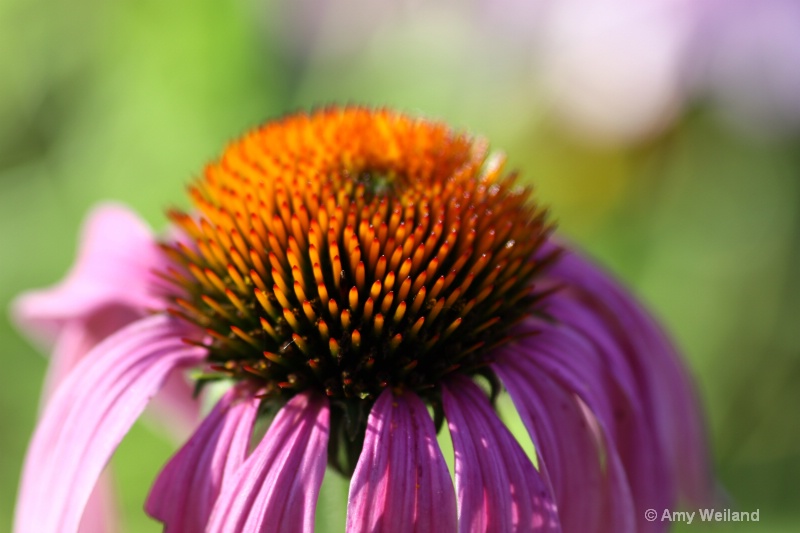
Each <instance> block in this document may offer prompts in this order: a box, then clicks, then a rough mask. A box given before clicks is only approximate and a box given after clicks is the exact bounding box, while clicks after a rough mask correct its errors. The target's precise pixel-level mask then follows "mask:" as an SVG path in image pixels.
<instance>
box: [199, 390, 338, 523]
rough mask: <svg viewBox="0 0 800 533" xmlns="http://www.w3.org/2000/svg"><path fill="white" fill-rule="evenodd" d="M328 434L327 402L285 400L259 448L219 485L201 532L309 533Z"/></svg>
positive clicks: (308, 397) (308, 396)
mask: <svg viewBox="0 0 800 533" xmlns="http://www.w3.org/2000/svg"><path fill="white" fill-rule="evenodd" d="M329 430H330V415H329V408H328V399H327V398H325V397H324V396H320V395H316V394H314V393H310V392H305V393H302V394H298V395H297V396H295V397H294V398H292V399H291V400H289V402H288V403H287V404H286V405H285V406H284V407H283V408H282V409H281V410H280V411H279V412H278V414H277V415H276V416H275V420H273V422H272V424H271V425H270V427H269V429H268V430H267V433H266V435H264V438H263V439H262V440H261V443H260V444H259V445H258V446H257V447H256V449H255V450H253V452H252V454H251V455H250V457H248V458H247V460H246V461H245V462H244V463H243V464H242V466H241V467H240V468H239V469H238V471H237V473H236V474H235V475H234V476H233V477H232V478H230V481H228V480H226V481H225V483H224V484H223V487H222V492H221V493H220V495H219V498H218V499H217V503H216V505H215V506H214V510H213V512H212V514H211V519H210V522H209V525H208V527H207V528H206V531H207V532H208V533H241V532H247V533H257V532H264V533H296V532H307V533H311V532H313V531H314V512H315V509H316V506H317V498H318V496H319V488H320V485H322V476H323V475H324V474H325V464H326V462H327V458H328V453H327V450H328V433H329Z"/></svg>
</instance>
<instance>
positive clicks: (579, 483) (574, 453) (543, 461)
mask: <svg viewBox="0 0 800 533" xmlns="http://www.w3.org/2000/svg"><path fill="white" fill-rule="evenodd" d="M533 339H534V341H533V342H535V339H536V337H533ZM511 352H512V349H509V350H507V352H506V353H508V354H510V353H511ZM571 355H573V356H574V355H576V354H575V353H573V354H571ZM492 368H493V369H494V371H495V372H496V373H497V376H498V377H499V378H500V379H501V380H502V381H503V384H504V385H505V387H506V389H507V390H508V392H509V394H510V395H511V398H512V400H513V401H514V405H515V406H516V407H517V410H518V411H519V414H520V418H521V419H522V421H523V423H524V424H525V426H526V428H527V429H528V432H529V433H530V436H531V440H533V443H534V446H535V448H536V450H537V453H538V455H539V458H540V462H539V465H540V468H541V469H542V470H543V471H545V470H546V471H547V472H548V473H549V475H550V479H551V480H552V484H553V487H554V491H555V495H556V503H557V504H558V513H559V517H560V519H561V526H562V528H563V530H564V531H565V532H569V533H582V532H586V533H591V532H606V531H607V532H619V533H623V532H626V531H634V530H635V529H634V528H635V525H634V520H633V518H634V508H633V502H632V499H631V494H630V489H629V488H628V484H627V480H626V479H625V473H624V471H623V469H622V465H621V463H620V460H619V457H618V455H617V451H616V449H615V448H614V447H613V446H608V445H607V440H606V438H605V431H604V430H603V428H602V427H600V424H599V422H598V421H597V419H596V418H594V417H593V416H592V415H591V413H590V410H589V408H588V407H586V406H585V405H584V404H582V402H580V400H579V399H578V398H577V397H576V396H575V395H574V394H573V393H571V392H570V391H568V390H567V389H565V388H564V387H563V386H561V385H560V384H559V383H558V382H556V381H555V380H553V379H551V378H550V377H549V375H548V374H547V373H546V372H544V371H542V370H540V369H539V368H537V367H536V365H535V364H534V363H533V362H532V361H531V360H529V359H527V358H526V357H513V356H512V355H509V356H506V357H502V358H500V359H499V360H498V361H497V362H495V363H494V364H493V365H492ZM593 427H596V429H597V431H596V432H595V431H593ZM601 456H602V457H605V461H606V463H607V465H608V466H607V467H606V468H603V465H602V464H601Z"/></svg>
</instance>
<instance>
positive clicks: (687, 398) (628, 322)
mask: <svg viewBox="0 0 800 533" xmlns="http://www.w3.org/2000/svg"><path fill="white" fill-rule="evenodd" d="M547 275H548V277H549V278H550V279H552V280H555V281H556V282H561V283H566V284H567V285H568V286H569V290H568V293H569V297H570V298H571V299H572V300H573V301H574V302H578V303H579V304H580V305H582V306H583V307H584V308H585V309H587V310H589V311H590V318H586V315H583V316H582V317H578V316H575V314H574V313H570V312H562V313H559V314H557V316H556V318H558V319H559V320H561V321H563V322H566V323H569V324H571V325H572V326H573V327H575V329H577V330H579V331H584V332H586V333H587V334H589V335H590V336H592V337H594V338H596V337H597V335H596V334H595V333H594V332H596V331H597V330H598V329H603V330H604V331H606V332H608V334H609V335H610V336H611V337H612V338H613V341H614V342H615V343H616V345H617V347H618V350H619V351H620V352H621V353H622V356H623V357H624V358H625V359H626V360H627V362H628V366H629V368H630V372H631V373H632V375H633V376H634V377H635V380H636V383H637V385H638V389H637V391H638V393H639V395H640V398H641V403H642V405H643V408H644V409H645V411H646V413H647V416H648V418H649V419H651V421H652V423H653V424H654V426H655V430H656V435H657V437H658V441H659V446H660V448H661V453H663V454H665V456H666V458H667V461H668V469H669V471H670V472H672V473H673V475H674V476H675V478H676V480H675V481H676V484H677V490H678V494H679V495H680V496H682V497H683V498H684V499H685V500H687V501H688V502H691V503H693V504H695V505H709V504H711V503H712V502H713V500H714V498H715V490H714V482H713V476H712V474H711V466H710V465H711V463H710V461H709V458H708V446H707V442H706V435H705V431H704V429H703V428H704V424H703V420H702V416H701V410H700V408H699V401H698V397H697V393H696V391H695V389H694V385H693V383H692V381H691V379H690V378H689V375H688V372H687V371H686V369H685V367H684V365H683V363H682V361H681V359H680V357H679V356H678V354H677V352H676V350H675V348H674V347H673V345H672V343H671V342H669V340H668V339H667V337H666V335H665V334H664V332H663V331H662V330H661V329H660V327H659V326H658V325H657V324H656V323H655V321H654V320H653V319H652V318H651V317H650V315H649V314H648V313H647V312H645V311H644V310H643V309H642V308H641V306H639V305H638V304H637V303H636V302H635V300H634V299H633V298H632V297H631V296H630V294H628V293H627V292H626V291H625V290H624V289H622V287H621V286H619V285H618V284H617V283H616V282H615V281H614V280H612V279H611V277H610V276H608V275H607V274H605V273H604V272H602V271H601V270H600V269H599V268H598V267H596V266H595V265H593V264H591V263H590V262H588V261H586V260H585V259H583V258H581V257H580V256H579V255H577V254H575V253H565V254H563V256H562V257H561V259H560V260H559V261H558V262H557V263H556V264H555V265H554V266H553V267H552V268H551V270H549V271H548V274H547Z"/></svg>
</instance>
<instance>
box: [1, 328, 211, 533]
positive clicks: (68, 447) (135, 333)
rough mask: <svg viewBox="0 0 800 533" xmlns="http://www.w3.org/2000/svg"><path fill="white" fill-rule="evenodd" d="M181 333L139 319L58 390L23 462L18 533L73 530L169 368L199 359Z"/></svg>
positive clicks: (68, 532) (88, 359)
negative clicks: (114, 456)
mask: <svg viewBox="0 0 800 533" xmlns="http://www.w3.org/2000/svg"><path fill="white" fill-rule="evenodd" d="M186 334H187V329H186V326H185V325H182V324H180V323H178V322H176V321H175V320H173V319H171V318H169V317H167V316H163V315H155V316H151V317H148V318H145V319H142V320H140V321H138V322H135V323H134V324H131V325H130V326H128V327H126V328H124V329H123V330H121V331H119V332H117V333H116V334H114V335H112V336H111V337H109V338H108V339H106V340H105V341H103V342H102V343H100V344H99V345H98V346H97V347H95V349H94V350H92V353H91V354H89V355H88V356H87V357H85V358H84V359H83V360H82V361H81V362H80V363H78V365H77V366H76V367H75V368H74V370H73V371H72V372H71V373H70V374H69V376H67V378H66V379H65V380H64V381H63V382H62V383H61V385H59V387H58V389H57V390H56V392H55V394H54V395H53V397H52V399H51V401H50V402H49V404H48V406H47V408H46V409H45V411H44V413H43V416H42V419H41V421H40V422H39V425H38V426H37V429H36V432H35V434H34V436H33V440H32V442H31V445H30V447H29V449H28V455H27V457H26V459H25V465H24V467H23V475H22V484H21V488H20V496H19V501H18V502H17V510H16V518H15V531H16V532H17V533H30V532H32V531H36V532H37V533H50V532H52V533H72V532H74V531H77V528H78V523H79V522H80V520H81V515H82V513H83V510H84V508H85V506H86V502H87V499H88V498H89V495H90V493H91V492H92V489H93V487H94V486H95V483H96V481H97V478H98V476H100V473H101V472H102V470H103V467H104V466H105V464H106V463H107V462H108V459H109V458H110V457H111V454H112V453H113V452H114V450H115V449H116V447H117V446H118V444H119V442H120V440H122V437H123V436H124V435H125V434H126V433H127V432H128V430H129V429H130V427H131V425H133V423H134V422H135V420H136V419H137V418H138V417H139V415H140V414H141V412H142V411H143V410H144V408H145V405H146V404H147V402H148V401H149V399H150V398H151V397H152V396H153V395H154V394H155V393H156V392H157V391H158V390H159V388H160V387H161V384H162V383H163V381H164V379H166V376H167V375H168V374H169V373H170V372H171V371H172V370H173V369H174V368H176V367H180V366H183V365H190V364H197V363H198V362H200V361H201V360H202V359H203V357H204V356H205V350H203V349H201V348H197V347H192V346H188V345H186V344H185V343H183V342H182V341H181V337H182V336H184V335H186ZM43 507H46V509H47V512H43V511H42V508H43Z"/></svg>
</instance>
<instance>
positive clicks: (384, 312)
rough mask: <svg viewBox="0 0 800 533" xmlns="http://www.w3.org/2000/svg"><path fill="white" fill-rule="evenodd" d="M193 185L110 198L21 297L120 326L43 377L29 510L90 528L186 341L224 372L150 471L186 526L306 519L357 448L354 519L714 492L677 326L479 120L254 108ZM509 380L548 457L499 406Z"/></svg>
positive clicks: (607, 525) (72, 318) (593, 510)
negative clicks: (637, 296)
mask: <svg viewBox="0 0 800 533" xmlns="http://www.w3.org/2000/svg"><path fill="white" fill-rule="evenodd" d="M190 194H191V198H192V201H193V204H194V209H193V210H192V211H190V212H188V213H184V212H179V211H174V212H172V213H170V218H171V219H172V221H173V223H174V225H175V228H174V230H173V232H172V236H171V237H170V238H165V239H163V240H161V241H157V240H156V239H155V238H152V239H149V238H142V237H141V233H140V232H136V231H132V229H133V227H134V226H136V225H137V224H138V222H136V221H135V219H132V218H130V216H127V215H125V216H123V215H120V213H121V212H120V211H119V209H118V208H116V209H115V208H107V213H106V215H107V216H106V217H105V218H104V222H105V231H102V232H100V233H98V235H97V239H98V242H96V243H95V245H93V246H90V247H88V248H89V249H93V250H97V251H99V253H88V252H87V253H85V254H83V255H82V259H81V261H80V263H79V267H78V268H76V270H75V271H74V273H73V274H72V275H71V276H70V277H69V278H68V281H67V282H65V283H64V284H63V285H62V286H61V287H60V288H57V289H54V290H52V291H50V292H46V293H44V294H40V295H39V296H38V297H36V298H32V297H29V298H28V299H27V300H24V302H26V303H25V304H24V305H22V304H21V305H20V310H21V311H20V314H22V315H23V316H21V317H20V320H21V321H22V322H23V323H25V322H30V323H35V324H38V325H39V326H42V325H48V324H49V325H50V331H51V335H55V334H54V333H52V332H53V331H59V330H60V329H63V328H65V327H67V325H72V326H74V327H81V326H82V327H84V329H85V330H86V331H95V333H96V335H99V336H106V335H108V336H107V338H105V339H103V340H102V341H101V342H99V343H95V342H91V343H90V344H89V345H88V346H87V350H88V353H86V354H85V355H84V356H83V357H81V358H80V361H78V362H77V363H76V364H74V365H70V366H72V368H71V370H70V371H69V372H68V374H67V375H66V376H65V377H61V378H59V381H60V382H59V383H58V386H57V390H56V391H55V393H54V394H53V395H52V396H51V397H50V399H49V400H48V402H47V405H46V409H45V411H44V413H43V416H42V419H41V421H40V423H39V426H38V428H37V430H36V433H35V435H34V437H33V441H32V443H31V445H30V449H29V451H28V456H27V458H26V461H25V466H24V472H23V479H22V486H21V490H20V496H19V501H18V505H17V515H16V524H15V528H16V529H15V530H16V532H17V533H31V532H36V533H48V532H53V533H56V532H58V533H70V532H75V531H78V530H79V526H80V523H81V518H82V516H83V514H84V509H85V508H86V506H87V501H88V500H89V499H90V495H91V493H92V491H93V489H94V487H95V484H96V482H97V480H98V478H99V477H100V475H101V473H102V471H103V468H104V466H105V464H106V463H107V462H108V460H109V458H110V456H111V455H112V454H113V452H114V449H115V448H116V446H117V445H118V444H119V442H120V440H121V439H122V438H123V436H124V435H125V433H126V432H127V431H128V429H129V428H130V427H131V425H132V424H133V423H134V421H135V420H136V419H137V418H138V417H139V415H140V414H141V413H142V411H143V410H144V408H145V406H146V405H147V403H148V401H149V399H150V398H151V397H153V396H154V395H155V394H156V393H157V392H158V391H159V390H160V389H161V388H162V386H163V385H164V384H165V382H166V381H167V380H168V379H169V378H170V376H174V375H175V373H176V372H178V371H182V370H186V369H195V373H194V374H193V377H194V379H195V381H196V388H197V389H198V390H199V389H202V388H203V386H204V385H206V384H208V383H211V382H220V383H225V384H228V385H229V386H228V387H227V390H226V392H225V393H224V394H223V395H222V397H221V398H220V399H219V401H218V402H217V404H216V406H215V407H214V408H213V409H212V410H211V412H210V413H209V414H208V415H207V416H206V417H205V419H204V420H203V421H202V423H200V425H199V426H198V427H197V429H196V430H195V432H194V434H193V435H192V436H191V437H190V438H189V440H188V441H187V442H186V444H185V445H184V446H183V447H182V448H181V449H180V450H179V451H178V452H177V453H176V454H175V456H174V457H173V458H172V459H171V460H170V461H169V462H168V463H167V465H166V466H165V467H164V469H163V470H162V472H161V474H160V475H159V477H158V479H157V480H156V481H155V484H154V486H153V488H152V491H151V493H150V496H149V498H148V501H147V503H146V506H145V507H146V510H147V512H148V513H149V514H150V515H151V516H152V517H154V518H155V519H157V520H159V521H161V522H163V523H164V525H165V530H166V531H168V532H196V531H209V532H251V531H270V532H275V531H279V532H283V531H285V532H293V531H312V530H313V526H314V515H315V506H316V501H317V496H318V493H319V490H320V485H321V483H322V478H323V474H324V473H325V468H326V465H330V466H332V467H333V468H334V469H336V470H338V471H339V472H341V473H343V474H344V475H346V476H352V478H351V483H350V498H349V504H348V513H347V526H346V528H347V531H348V532H360V531H364V532H367V531H369V532H374V531H383V532H394V531H396V532H407V531H418V532H440V531H441V532H447V531H461V532H483V531H492V532H494V531H497V532H506V531H514V532H524V531H565V532H591V531H615V532H618V531H619V532H624V531H659V530H662V529H663V527H664V526H663V524H661V523H660V522H648V521H647V520H646V519H645V516H644V511H645V510H646V509H648V508H654V509H666V508H671V507H673V506H675V505H676V504H677V501H678V498H682V497H685V498H686V499H687V500H689V501H696V502H700V501H703V500H705V499H707V498H708V497H709V494H710V488H711V484H712V483H711V477H710V474H709V469H708V465H707V462H706V455H705V454H706V449H705V443H704V434H703V428H702V425H701V422H700V416H699V413H698V408H697V406H696V401H695V397H694V393H693V390H692V387H691V384H690V383H689V381H688V379H687V376H686V374H685V371H684V369H683V367H682V365H681V363H680V361H679V359H678V357H677V355H676V353H675V352H674V350H673V348H672V346H671V345H670V344H669V342H668V341H667V340H666V338H665V337H664V335H663V334H662V332H661V331H660V329H659V328H658V326H657V325H656V324H655V323H654V322H653V321H652V319H651V318H650V317H648V315H647V314H646V313H644V312H643V311H642V310H641V309H640V308H639V307H638V306H637V304H636V303H635V302H633V300H632V299H631V298H630V296H629V295H627V294H626V293H625V292H624V291H623V290H622V289H621V288H619V287H618V286H617V285H616V284H615V283H614V282H613V281H611V280H610V279H609V278H608V277H607V276H606V275H605V274H603V273H602V272H600V271H598V270H597V269H596V268H595V267H593V266H592V265H590V264H589V263H587V262H586V261H585V260H583V259H582V258H581V257H579V256H578V255H575V254H574V253H572V252H569V251H567V250H565V249H563V248H562V247H560V246H559V245H558V244H556V243H554V241H553V239H552V236H551V226H550V225H549V224H548V222H547V220H546V217H545V213H544V212H543V211H542V210H541V209H540V208H539V207H537V205H536V204H535V203H533V201H532V199H531V193H530V191H529V190H528V189H526V188H522V187H520V186H519V185H518V184H517V183H516V180H515V176H514V175H513V174H507V173H506V172H505V171H504V170H503V161H502V159H501V158H499V157H489V156H488V155H487V147H486V145H485V143H483V142H481V141H479V140H476V139H473V138H471V137H468V136H466V135H464V134H461V133H457V132H453V131H452V130H450V129H449V128H448V127H447V126H445V125H443V124H438V123H431V122H427V121H423V120H418V119H413V118H409V117H406V116H403V115H400V114H396V113H393V112H390V111H370V110H365V109H359V108H347V109H335V108H334V109H328V110H324V111H319V112H316V113H314V114H311V115H295V116H291V117H287V118H285V119H283V120H281V121H277V122H274V123H270V124H267V125H265V126H263V127H262V128H259V129H257V130H255V131H253V132H251V133H250V134H248V135H247V136H246V137H244V138H243V139H241V140H240V141H238V142H236V143H234V144H232V145H231V146H229V147H228V149H227V150H226V151H225V153H224V154H223V156H222V158H221V159H220V160H219V161H217V162H215V163H213V164H210V165H209V166H208V167H207V168H206V170H205V173H204V176H203V177H202V178H200V179H199V180H197V181H196V182H195V183H194V184H193V185H192V186H191V187H190ZM115 213H116V214H117V215H120V216H114V215H115ZM100 241H102V242H100ZM156 244H158V248H159V250H160V252H159V253H152V252H153V250H154V249H155V248H154V247H155V245H156ZM103 250H108V253H103ZM115 252H120V253H115ZM151 271H154V272H155V273H156V274H157V278H154V277H153V276H152V272H151ZM155 279H158V281H155ZM119 309H124V310H125V316H127V317H129V318H130V319H126V320H123V321H119V322H115V323H114V324H113V326H109V327H108V328H105V329H99V330H91V327H90V326H89V322H88V321H89V318H87V317H89V316H94V317H95V318H96V319H97V320H100V321H101V322H102V321H103V320H105V318H106V317H111V314H108V315H106V314H104V311H107V310H119ZM22 310H24V312H22ZM56 310H58V312H55V311H56ZM77 310H81V312H78V311H77ZM89 311H91V313H89ZM48 313H50V315H52V316H50V315H48ZM87 313H89V314H87ZM97 313H100V314H97ZM48 317H50V318H52V320H50V321H48V320H49V318H48ZM76 317H77V318H76ZM86 328H89V329H86ZM113 330H116V331H114V332H113V333H112V331H113ZM95 344H96V345H95ZM92 345H94V346H93V347H92V348H91V349H90V350H89V347H90V346H92ZM75 354H76V353H74V354H73V355H75ZM59 361H60V360H57V364H60V362H59ZM503 388H505V389H506V390H507V391H508V393H509V394H510V396H511V399H512V400H513V403H514V405H515V406H516V408H517V410H518V412H519V414H520V417H521V419H522V421H523V423H524V424H525V427H526V428H527V430H528V433H529V435H530V437H531V440H532V441H533V444H534V446H535V451H536V458H535V459H536V463H537V464H536V465H534V464H533V462H532V461H531V459H530V458H529V457H528V456H527V455H526V453H525V452H524V451H523V449H522V448H521V446H520V444H519V443H518V442H517V440H516V439H515V438H514V437H513V436H512V434H511V433H510V432H509V430H508V429H507V428H506V427H505V425H504V424H503V423H502V422H501V420H500V418H499V417H498V415H497V413H496V412H495V410H494V407H493V400H494V398H495V396H496V395H497V394H498V393H500V392H501V390H502V389H503ZM187 397H188V395H187ZM261 419H263V420H270V422H269V425H268V429H267V430H266V432H265V433H263V432H258V431H256V430H255V429H254V428H255V427H261V426H262V425H263V424H258V425H257V426H256V422H257V421H259V420H261ZM445 424H446V425H447V427H448V430H449V432H450V436H451V438H452V442H453V448H454V450H455V484H454V483H453V480H452V479H451V476H450V473H449V471H448V469H447V466H446V464H445V461H444V457H443V455H442V452H441V450H440V449H439V445H438V443H437V439H436V435H437V432H438V431H439V430H440V429H441V427H442V426H443V425H445ZM262 433H263V434H262Z"/></svg>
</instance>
